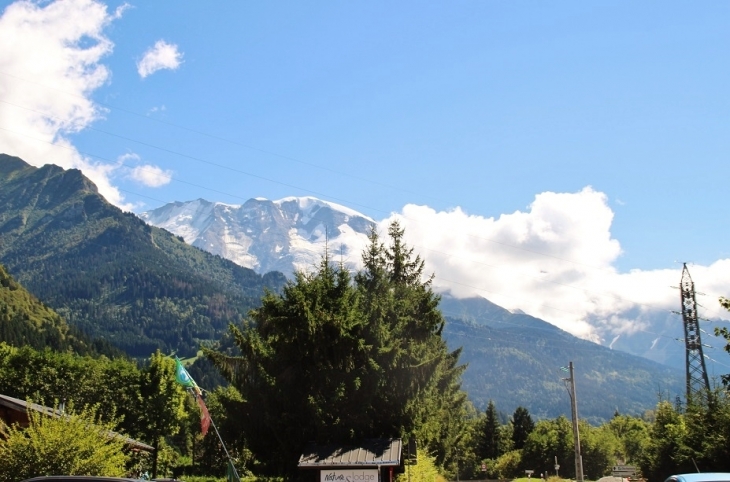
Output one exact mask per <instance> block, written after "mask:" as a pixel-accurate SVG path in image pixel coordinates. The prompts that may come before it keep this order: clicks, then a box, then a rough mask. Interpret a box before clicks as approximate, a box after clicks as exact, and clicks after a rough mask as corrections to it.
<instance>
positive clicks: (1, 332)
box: [0, 265, 121, 356]
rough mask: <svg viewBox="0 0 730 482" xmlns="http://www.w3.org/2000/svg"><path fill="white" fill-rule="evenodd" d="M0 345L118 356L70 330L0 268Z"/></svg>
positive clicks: (101, 342) (98, 343) (104, 343)
mask: <svg viewBox="0 0 730 482" xmlns="http://www.w3.org/2000/svg"><path fill="white" fill-rule="evenodd" d="M0 342H5V343H8V344H10V345H14V346H26V345H27V346H31V347H33V348H37V349H43V348H46V347H48V348H52V349H53V350H56V351H73V352H75V353H78V354H81V355H86V354H105V355H112V356H120V355H121V352H120V351H119V350H117V349H114V348H112V347H111V345H109V344H108V343H106V342H104V341H101V340H96V341H92V340H91V339H90V338H89V337H88V336H86V335H85V334H83V333H81V332H80V331H79V330H78V329H76V328H75V327H70V326H68V324H66V321H65V320H64V319H63V318H61V316H59V315H58V313H56V312H55V311H53V310H52V309H51V308H49V307H47V306H46V305H44V304H43V303H41V302H40V301H39V300H38V299H37V298H36V297H35V296H33V295H31V294H30V293H29V292H28V291H27V290H26V289H25V288H23V286H21V285H20V284H19V283H18V282H16V281H15V280H14V279H13V277H12V276H10V275H9V274H8V273H7V271H5V268H4V267H3V266H2V265H0Z"/></svg>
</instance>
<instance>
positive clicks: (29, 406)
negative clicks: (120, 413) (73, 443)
mask: <svg viewBox="0 0 730 482" xmlns="http://www.w3.org/2000/svg"><path fill="white" fill-rule="evenodd" d="M1 409H5V410H1ZM8 410H11V411H13V412H16V413H23V414H27V413H28V410H34V411H36V412H40V413H42V414H44V415H50V416H52V417H60V416H62V415H63V412H61V411H60V410H57V409H53V408H50V407H45V406H43V405H38V404H37V403H28V402H26V401H25V400H20V399H18V398H13V397H9V396H7V395H0V418H3V417H2V415H3V412H7V411H8ZM12 421H18V420H17V418H15V419H13V420H12ZM21 425H22V426H25V425H27V420H26V421H25V423H24V424H21ZM109 435H110V436H111V437H122V438H123V439H124V442H125V443H126V444H127V446H128V447H131V448H133V449H137V450H144V451H145V452H153V451H154V450H155V449H154V447H152V446H150V445H147V444H144V443H142V442H139V441H137V440H134V439H132V438H129V437H125V436H124V435H122V434H119V433H116V432H109Z"/></svg>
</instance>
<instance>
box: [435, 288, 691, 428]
mask: <svg viewBox="0 0 730 482" xmlns="http://www.w3.org/2000/svg"><path fill="white" fill-rule="evenodd" d="M440 307H441V310H442V312H443V313H444V315H445V316H446V319H447V324H446V328H445V329H444V338H445V339H446V341H447V343H448V344H449V346H450V347H452V348H453V347H457V346H460V347H463V351H462V356H461V360H462V361H463V362H465V363H468V367H467V369H466V371H465V373H464V375H463V377H462V378H463V387H464V389H465V390H466V391H467V392H468V393H469V398H470V399H471V400H472V402H473V403H474V404H475V405H476V406H477V407H479V408H480V409H482V410H484V409H485V408H486V406H487V403H488V402H489V400H490V399H491V400H493V401H494V402H495V405H496V407H497V408H498V409H499V410H501V411H504V412H506V413H512V412H513V411H514V410H515V409H516V408H517V407H518V406H524V407H529V409H530V412H531V413H532V414H533V415H536V416H537V417H539V418H545V417H556V416H558V415H560V414H565V415H567V416H570V397H569V396H568V391H567V389H566V387H565V384H564V382H563V380H562V379H563V378H567V377H568V374H567V373H565V372H564V371H562V370H561V367H567V366H568V362H570V361H572V362H573V364H574V365H575V377H576V392H577V395H578V410H579V415H580V417H581V418H586V419H588V420H589V421H591V422H593V423H601V422H603V421H606V420H608V419H610V418H611V417H612V416H613V414H614V412H615V411H616V410H618V411H619V412H620V413H622V414H631V415H641V414H642V413H643V412H644V411H645V410H648V409H652V408H654V407H655V406H656V404H657V402H658V401H659V397H663V398H664V399H665V400H667V399H670V400H674V397H675V396H677V395H680V396H681V395H683V393H684V373H683V372H682V370H679V369H677V368H674V367H668V366H665V365H661V364H659V363H656V362H653V361H651V360H647V359H646V358H642V357H638V356H635V355H631V354H629V353H626V352H622V351H618V350H611V349H609V348H607V347H604V346H601V345H598V344H596V343H592V342H590V341H586V340H582V339H580V338H577V337H575V336H573V335H571V334H570V333H567V332H565V331H563V330H561V329H560V328H557V327H556V326H553V325H551V324H549V323H547V322H545V321H543V320H540V319H539V318H535V317H532V316H529V315H526V314H524V313H511V312H509V311H508V310H505V309H504V308H502V307H500V306H498V305H495V304H494V303H491V302H490V301H488V300H486V299H484V298H469V299H463V300H458V299H455V298H452V297H449V296H444V297H443V298H442V301H441V305H440Z"/></svg>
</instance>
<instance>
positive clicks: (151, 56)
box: [137, 40, 182, 79]
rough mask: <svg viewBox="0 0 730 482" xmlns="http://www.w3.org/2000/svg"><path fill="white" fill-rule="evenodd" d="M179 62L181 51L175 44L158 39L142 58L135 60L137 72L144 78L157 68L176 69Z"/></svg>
mask: <svg viewBox="0 0 730 482" xmlns="http://www.w3.org/2000/svg"><path fill="white" fill-rule="evenodd" d="M181 62H182V53H180V52H179V51H178V49H177V45H175V44H168V43H167V42H165V41H164V40H158V41H157V42H156V43H155V45H154V46H152V47H150V48H149V49H147V51H146V52H145V53H144V55H143V56H142V60H140V61H139V62H137V72H138V73H139V75H140V77H142V78H143V79H144V78H145V77H147V76H148V75H151V74H154V73H155V72H157V71H158V70H162V69H170V70H176V69H177V68H178V67H180V63H181Z"/></svg>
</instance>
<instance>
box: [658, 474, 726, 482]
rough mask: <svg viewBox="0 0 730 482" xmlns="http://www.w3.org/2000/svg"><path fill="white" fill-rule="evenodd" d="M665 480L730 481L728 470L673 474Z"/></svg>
mask: <svg viewBox="0 0 730 482" xmlns="http://www.w3.org/2000/svg"><path fill="white" fill-rule="evenodd" d="M664 482H730V473H728V472H707V473H697V474H678V475H672V476H671V477H669V478H667V480H665V481H664Z"/></svg>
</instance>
